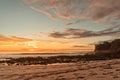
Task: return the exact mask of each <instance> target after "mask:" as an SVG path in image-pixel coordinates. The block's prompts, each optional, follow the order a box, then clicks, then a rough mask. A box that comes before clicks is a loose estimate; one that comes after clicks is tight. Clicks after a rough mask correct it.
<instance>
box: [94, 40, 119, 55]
mask: <svg viewBox="0 0 120 80" xmlns="http://www.w3.org/2000/svg"><path fill="white" fill-rule="evenodd" d="M95 52H96V54H99V53H100V54H102V53H120V39H115V40H113V41H111V42H109V41H104V42H102V43H99V44H96V45H95Z"/></svg>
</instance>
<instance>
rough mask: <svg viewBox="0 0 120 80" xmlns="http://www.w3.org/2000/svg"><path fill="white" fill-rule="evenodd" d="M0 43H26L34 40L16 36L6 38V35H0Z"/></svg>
mask: <svg viewBox="0 0 120 80" xmlns="http://www.w3.org/2000/svg"><path fill="white" fill-rule="evenodd" d="M0 41H16V42H26V41H32V39H28V38H21V37H16V36H4V35H0Z"/></svg>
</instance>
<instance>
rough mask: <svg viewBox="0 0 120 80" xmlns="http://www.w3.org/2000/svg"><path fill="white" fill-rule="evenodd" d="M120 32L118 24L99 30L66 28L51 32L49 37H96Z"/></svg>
mask: <svg viewBox="0 0 120 80" xmlns="http://www.w3.org/2000/svg"><path fill="white" fill-rule="evenodd" d="M119 33H120V25H116V26H113V27H111V28H107V29H104V30H101V31H97V32H95V31H90V30H86V29H74V28H68V29H66V30H65V31H63V32H53V33H50V34H49V37H52V38H66V39H73V38H74V39H75V38H87V37H97V36H113V35H114V34H116V35H115V36H118V35H119Z"/></svg>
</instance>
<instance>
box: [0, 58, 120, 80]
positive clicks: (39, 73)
mask: <svg viewBox="0 0 120 80" xmlns="http://www.w3.org/2000/svg"><path fill="white" fill-rule="evenodd" d="M0 80H120V59H114V60H106V61H90V62H79V63H62V64H52V65H47V66H45V65H31V66H30V65H28V66H0Z"/></svg>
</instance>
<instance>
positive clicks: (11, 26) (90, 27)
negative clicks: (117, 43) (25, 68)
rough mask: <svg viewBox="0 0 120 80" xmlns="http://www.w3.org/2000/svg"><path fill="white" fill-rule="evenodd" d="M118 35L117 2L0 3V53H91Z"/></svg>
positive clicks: (5, 0)
mask: <svg viewBox="0 0 120 80" xmlns="http://www.w3.org/2000/svg"><path fill="white" fill-rule="evenodd" d="M119 34H120V0H0V53H11V52H12V53H13V52H15V53H21V52H28V53H29V52H82V51H93V50H94V44H95V43H97V42H100V41H105V40H113V39H116V38H120V35H119Z"/></svg>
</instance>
